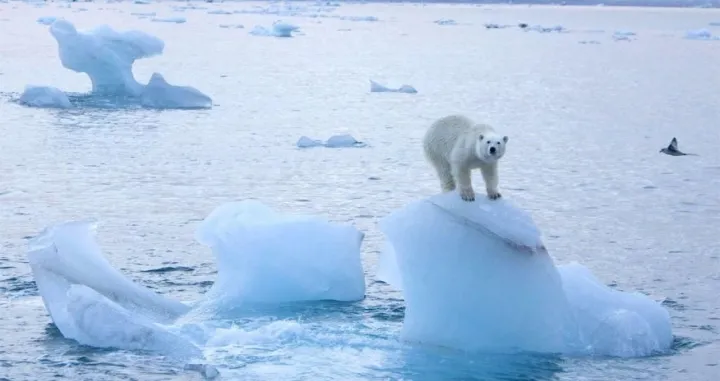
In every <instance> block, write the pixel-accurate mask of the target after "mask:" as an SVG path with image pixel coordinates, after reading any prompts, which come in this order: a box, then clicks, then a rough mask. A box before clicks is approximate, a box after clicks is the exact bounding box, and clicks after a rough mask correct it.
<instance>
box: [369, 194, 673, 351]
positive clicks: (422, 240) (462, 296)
mask: <svg viewBox="0 0 720 381" xmlns="http://www.w3.org/2000/svg"><path fill="white" fill-rule="evenodd" d="M380 228H381V230H382V231H383V233H384V234H385V236H386V238H387V239H388V242H387V244H386V248H385V250H384V251H383V253H382V254H381V258H380V261H379V264H380V266H379V269H378V277H379V278H380V279H381V280H383V281H385V282H388V283H390V284H391V285H393V286H394V287H395V288H397V289H399V290H401V291H402V292H403V295H404V299H405V321H404V324H403V331H402V336H403V338H404V339H405V340H407V341H410V342H417V343H424V344H429V345H440V346H446V347H451V348H457V349H461V350H469V351H492V352H512V351H536V352H543V353H565V354H571V355H599V356H617V357H638V356H650V355H653V354H657V353H667V352H668V350H669V349H670V346H671V344H672V340H673V336H672V329H671V324H670V315H669V313H668V312H667V310H665V308H664V307H663V306H662V305H661V304H660V303H658V302H655V301H653V300H652V299H650V298H649V297H647V296H645V295H643V294H640V293H627V292H620V291H616V290H613V289H611V288H609V287H607V286H605V285H603V284H602V283H600V282H599V281H598V280H597V279H596V278H595V277H594V276H593V275H592V273H591V272H590V271H589V270H588V269H586V268H585V267H583V266H581V265H579V264H570V265H563V266H558V267H556V266H555V264H554V263H553V260H552V258H551V257H550V255H549V254H548V252H547V249H546V248H545V246H544V244H543V243H542V240H541V238H540V232H539V231H538V229H537V227H536V226H535V224H534V223H533V221H532V219H531V218H530V216H529V215H527V214H526V213H525V212H523V211H522V210H520V209H519V208H517V207H515V206H513V205H512V204H510V203H509V202H508V201H507V200H505V199H501V200H496V201H491V200H489V199H487V198H478V199H476V201H475V202H473V203H467V202H464V201H462V200H461V199H460V197H459V196H458V195H457V193H456V192H447V193H442V194H438V195H435V196H432V197H429V198H426V199H423V200H418V201H415V202H412V203H410V204H409V205H406V206H404V207H403V208H401V209H399V210H396V211H394V212H392V213H391V214H390V215H388V216H387V217H385V218H384V219H382V220H381V221H380Z"/></svg>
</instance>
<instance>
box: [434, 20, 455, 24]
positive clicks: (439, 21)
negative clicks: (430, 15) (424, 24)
mask: <svg viewBox="0 0 720 381" xmlns="http://www.w3.org/2000/svg"><path fill="white" fill-rule="evenodd" d="M433 22H434V23H435V24H438V25H457V22H456V21H455V20H453V19H440V20H435V21H433Z"/></svg>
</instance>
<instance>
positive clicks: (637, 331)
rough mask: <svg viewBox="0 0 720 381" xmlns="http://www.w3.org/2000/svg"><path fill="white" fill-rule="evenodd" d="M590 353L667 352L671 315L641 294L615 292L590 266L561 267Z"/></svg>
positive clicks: (632, 354)
mask: <svg viewBox="0 0 720 381" xmlns="http://www.w3.org/2000/svg"><path fill="white" fill-rule="evenodd" d="M558 271H559V273H560V276H561V277H562V281H563V289H564V290H565V295H566V296H567V298H568V301H569V302H570V305H571V307H572V309H573V312H574V314H575V317H576V319H577V323H578V324H579V328H580V335H579V337H578V338H577V342H578V343H579V344H580V346H581V347H583V348H585V350H586V351H587V354H590V355H605V356H616V357H641V356H649V355H654V354H659V353H665V352H667V351H668V350H669V349H670V346H671V345H672V340H673V337H672V326H671V324H670V314H669V313H668V311H667V310H666V309H665V308H664V307H662V305H660V304H659V303H657V302H655V301H653V300H652V299H650V298H649V297H647V296H645V295H643V294H641V293H637V292H635V293H629V292H620V291H617V290H613V289H611V288H610V287H607V286H606V285H604V284H602V283H600V281H598V280H597V278H595V277H594V276H593V274H592V273H591V272H590V270H588V269H587V268H586V267H584V266H582V265H580V264H577V263H571V264H567V265H561V266H558Z"/></svg>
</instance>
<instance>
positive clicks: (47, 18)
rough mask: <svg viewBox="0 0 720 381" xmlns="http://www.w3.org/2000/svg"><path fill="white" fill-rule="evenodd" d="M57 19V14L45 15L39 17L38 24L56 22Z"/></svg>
mask: <svg viewBox="0 0 720 381" xmlns="http://www.w3.org/2000/svg"><path fill="white" fill-rule="evenodd" d="M55 20H57V17H55V16H45V17H39V18H38V19H37V22H38V24H43V25H50V24H52V23H54V22H55Z"/></svg>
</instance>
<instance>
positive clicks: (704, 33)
mask: <svg viewBox="0 0 720 381" xmlns="http://www.w3.org/2000/svg"><path fill="white" fill-rule="evenodd" d="M685 38H686V39H688V40H720V36H713V35H712V32H710V31H709V30H707V29H697V30H690V31H687V32H686V33H685Z"/></svg>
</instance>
